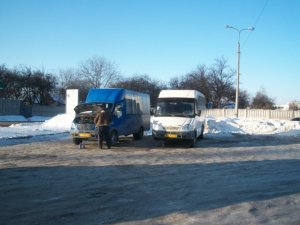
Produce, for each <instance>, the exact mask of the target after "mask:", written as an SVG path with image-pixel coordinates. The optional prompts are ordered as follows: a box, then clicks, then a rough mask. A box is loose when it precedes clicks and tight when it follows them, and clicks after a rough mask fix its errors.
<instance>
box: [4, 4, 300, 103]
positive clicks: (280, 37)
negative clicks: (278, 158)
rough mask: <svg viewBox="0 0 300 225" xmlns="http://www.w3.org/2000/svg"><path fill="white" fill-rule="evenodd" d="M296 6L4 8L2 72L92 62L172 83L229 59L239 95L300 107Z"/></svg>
mask: <svg viewBox="0 0 300 225" xmlns="http://www.w3.org/2000/svg"><path fill="white" fill-rule="evenodd" d="M299 12H300V1H299V0H97V1H96V0H85V1H84V0H26V1H25V0H18V1H17V0H0V30H1V33H0V64H6V65H7V66H8V67H9V68H13V67H14V66H19V65H25V66H30V67H32V68H37V69H45V70H46V71H48V72H53V73H57V71H58V70H59V69H67V68H76V67H77V66H78V65H79V63H81V62H82V61H84V60H85V59H87V58H90V57H93V56H96V55H97V56H102V57H105V58H106V59H108V60H109V61H111V62H113V63H115V64H116V65H117V68H118V70H119V71H121V73H122V74H123V75H124V76H128V77H130V76H133V75H135V74H148V75H149V76H150V77H151V78H153V79H157V80H159V81H162V82H168V81H169V80H170V79H171V78H173V77H177V76H182V75H185V74H186V73H188V72H191V71H193V70H195V69H196V67H197V65H201V64H205V65H207V66H210V65H212V64H213V63H214V61H215V59H216V58H220V57H224V58H225V59H226V60H228V64H229V66H230V67H232V68H233V69H236V65H237V54H236V51H237V40H238V33H237V32H236V31H235V30H232V29H225V25H226V24H229V25H232V26H234V27H236V28H246V27H249V26H254V27H255V31H253V32H249V31H243V32H242V33H241V64H240V65H241V80H240V81H241V84H240V85H241V86H240V88H241V89H245V90H247V91H248V92H249V93H250V94H251V95H252V96H253V95H254V94H255V93H256V92H257V91H259V90H261V89H262V88H264V89H265V91H266V93H267V94H268V95H269V96H270V97H272V98H274V99H275V101H276V103H278V104H284V103H286V102H287V101H291V100H298V101H300V91H299V84H300V70H299V64H300V43H299V42H300V41H299V40H300V13H299Z"/></svg>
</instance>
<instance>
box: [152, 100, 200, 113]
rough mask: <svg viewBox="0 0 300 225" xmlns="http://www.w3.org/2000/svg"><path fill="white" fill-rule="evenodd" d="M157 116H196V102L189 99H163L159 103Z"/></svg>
mask: <svg viewBox="0 0 300 225" xmlns="http://www.w3.org/2000/svg"><path fill="white" fill-rule="evenodd" d="M155 116H164V117H165V116H178V117H194V116H195V103H194V100H189V99H161V100H159V101H158V103H157V107H156V112H155Z"/></svg>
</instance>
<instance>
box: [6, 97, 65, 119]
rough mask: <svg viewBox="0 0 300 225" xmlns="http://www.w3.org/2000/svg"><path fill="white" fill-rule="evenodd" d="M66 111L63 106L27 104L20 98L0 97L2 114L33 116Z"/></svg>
mask: <svg viewBox="0 0 300 225" xmlns="http://www.w3.org/2000/svg"><path fill="white" fill-rule="evenodd" d="M65 112H66V107H65V106H64V105H63V106H56V105H55V106H41V105H27V104H24V103H23V102H22V101H20V100H11V99H0V116H8V115H9V116H11V115H22V116H25V117H31V116H48V117H52V116H56V115H58V114H62V113H65Z"/></svg>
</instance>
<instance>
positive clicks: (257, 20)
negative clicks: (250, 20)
mask: <svg viewBox="0 0 300 225" xmlns="http://www.w3.org/2000/svg"><path fill="white" fill-rule="evenodd" d="M268 3H269V0H266V1H265V4H264V6H263V8H262V9H261V11H260V13H259V14H258V16H257V17H256V20H255V22H254V25H253V26H254V27H255V29H256V28H257V24H258V23H259V21H260V19H261V17H262V15H263V13H264V11H265V9H266V7H267V5H268ZM251 34H252V32H250V33H248V36H247V38H246V40H245V41H244V43H243V46H244V45H245V44H246V42H247V41H248V39H249V38H250V36H251Z"/></svg>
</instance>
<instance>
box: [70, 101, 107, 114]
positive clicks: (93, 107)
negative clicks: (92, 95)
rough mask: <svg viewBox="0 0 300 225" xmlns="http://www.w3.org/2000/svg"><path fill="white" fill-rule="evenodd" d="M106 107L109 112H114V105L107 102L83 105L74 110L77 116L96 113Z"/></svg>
mask: <svg viewBox="0 0 300 225" xmlns="http://www.w3.org/2000/svg"><path fill="white" fill-rule="evenodd" d="M101 105H102V106H105V107H106V108H108V110H109V111H111V110H112V107H113V104H112V103H106V102H93V103H82V104H79V105H77V106H76V107H75V108H74V111H75V113H76V114H80V113H96V112H97V110H98V109H99V107H100V106H101Z"/></svg>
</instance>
